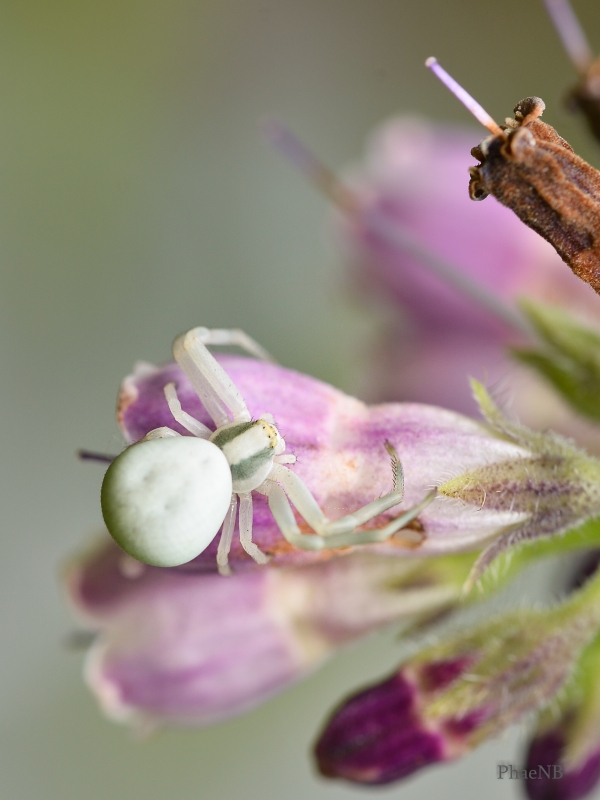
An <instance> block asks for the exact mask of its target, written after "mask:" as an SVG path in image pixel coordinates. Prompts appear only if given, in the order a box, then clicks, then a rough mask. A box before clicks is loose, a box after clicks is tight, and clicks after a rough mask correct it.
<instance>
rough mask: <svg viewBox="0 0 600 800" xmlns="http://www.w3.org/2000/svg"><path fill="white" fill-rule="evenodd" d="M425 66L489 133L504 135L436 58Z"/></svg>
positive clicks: (429, 60) (428, 61)
mask: <svg viewBox="0 0 600 800" xmlns="http://www.w3.org/2000/svg"><path fill="white" fill-rule="evenodd" d="M425 66H426V67H428V68H429V69H430V70H431V71H432V72H433V74H434V75H435V76H436V77H437V78H439V79H440V80H441V82H442V83H443V84H444V86H446V87H447V88H448V89H450V91H451V92H452V94H453V95H455V96H456V97H457V98H458V99H459V100H460V102H461V103H462V104H463V105H464V106H465V108H467V109H468V110H469V111H470V112H471V114H473V116H474V117H475V119H476V120H478V121H479V122H481V124H482V125H483V127H484V128H487V129H488V131H489V132H490V133H493V134H494V135H495V136H498V135H500V136H501V135H502V134H503V131H502V128H501V127H500V126H499V125H498V123H497V122H495V121H494V120H493V119H492V117H491V116H490V115H489V114H488V112H487V111H486V110H485V108H483V106H480V105H479V103H478V102H477V100H475V99H474V98H473V97H471V95H470V94H469V93H468V92H467V91H465V90H464V89H463V87H462V86H461V85H460V84H459V83H457V82H456V81H455V80H454V78H453V77H452V76H451V75H449V74H448V73H447V72H446V70H445V69H444V68H443V67H441V66H440V65H439V64H438V61H437V59H436V58H433V56H432V57H431V58H428V59H427V61H426V62H425Z"/></svg>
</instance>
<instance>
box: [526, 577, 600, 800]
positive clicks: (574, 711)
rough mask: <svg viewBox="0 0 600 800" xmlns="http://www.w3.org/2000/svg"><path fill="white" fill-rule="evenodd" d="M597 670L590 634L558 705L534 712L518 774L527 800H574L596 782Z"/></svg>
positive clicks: (599, 753)
mask: <svg viewBox="0 0 600 800" xmlns="http://www.w3.org/2000/svg"><path fill="white" fill-rule="evenodd" d="M596 580H597V579H596ZM599 671H600V639H598V638H596V639H595V640H594V641H593V642H592V644H591V645H590V646H589V647H587V648H586V649H585V651H584V652H583V655H582V656H581V658H580V660H579V663H578V665H577V669H576V670H575V673H574V675H573V678H572V679H571V682H570V683H569V685H568V686H567V688H566V690H565V691H564V692H563V693H562V694H561V696H560V697H559V698H558V703H557V704H556V705H555V706H554V707H550V708H549V709H547V710H546V711H544V712H543V713H542V714H541V715H540V718H539V720H538V725H537V731H536V734H535V736H534V737H533V739H532V741H531V743H530V745H529V750H528V752H527V756H526V763H525V770H526V772H524V773H523V777H524V778H525V789H526V792H527V796H528V797H529V798H530V800H578V799H579V798H582V797H585V796H586V795H587V794H588V793H589V792H591V791H592V790H593V789H594V787H595V786H596V785H597V784H598V782H599V781H600V687H599V686H598V674H599Z"/></svg>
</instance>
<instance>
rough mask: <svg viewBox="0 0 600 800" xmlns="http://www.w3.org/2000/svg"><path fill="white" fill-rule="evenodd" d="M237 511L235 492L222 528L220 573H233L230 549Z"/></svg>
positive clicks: (218, 558)
mask: <svg viewBox="0 0 600 800" xmlns="http://www.w3.org/2000/svg"><path fill="white" fill-rule="evenodd" d="M236 511H237V494H235V492H234V493H233V494H232V495H231V502H230V504H229V509H228V510H227V514H226V515H225V519H224V521H223V527H222V528H221V538H220V539H219V547H218V548H217V567H218V569H219V574H221V575H231V567H230V566H229V551H230V549H231V540H232V538H233V529H234V528H235V514H236Z"/></svg>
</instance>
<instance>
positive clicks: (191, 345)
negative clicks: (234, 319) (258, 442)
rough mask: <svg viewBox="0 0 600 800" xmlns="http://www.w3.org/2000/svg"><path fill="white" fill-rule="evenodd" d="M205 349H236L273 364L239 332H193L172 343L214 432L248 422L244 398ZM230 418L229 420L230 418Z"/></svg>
mask: <svg viewBox="0 0 600 800" xmlns="http://www.w3.org/2000/svg"><path fill="white" fill-rule="evenodd" d="M207 345H237V346H238V347H241V348H243V349H244V350H246V351H247V352H249V353H250V354H251V355H253V356H255V357H256V358H261V359H265V360H269V361H270V360H272V359H271V357H270V356H269V354H268V353H267V351H266V350H264V349H263V348H262V347H261V346H260V345H259V344H258V343H257V342H255V341H254V339H251V338H250V336H248V335H247V334H245V333H244V332H243V331H240V330H222V329H215V330H209V329H208V328H193V329H192V330H191V331H188V332H187V333H184V334H182V335H181V336H178V337H177V339H175V342H174V343H173V355H174V356H175V360H176V361H177V363H178V364H179V366H180V367H181V369H182V370H183V371H184V372H185V374H186V376H187V378H188V380H189V381H190V383H191V384H192V386H193V387H194V390H195V391H196V394H197V395H198V397H199V398H200V400H201V401H202V404H203V405H204V407H205V408H206V410H207V411H208V413H209V414H210V416H211V417H212V418H213V420H214V423H215V425H216V426H217V428H220V427H221V426H223V425H227V424H228V423H229V422H231V417H232V418H233V421H234V422H249V421H250V413H249V412H248V409H247V407H246V403H245V401H244V398H243V397H242V395H241V394H240V392H239V391H238V389H237V387H236V385H235V384H234V383H233V381H232V380H231V378H230V377H229V375H228V374H227V373H226V372H225V370H224V369H223V367H221V365H220V364H219V363H218V362H217V360H216V359H215V358H214V356H213V355H212V354H211V353H210V352H209V350H208V347H207ZM230 414H231V417H230Z"/></svg>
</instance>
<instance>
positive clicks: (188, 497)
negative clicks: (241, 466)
mask: <svg viewBox="0 0 600 800" xmlns="http://www.w3.org/2000/svg"><path fill="white" fill-rule="evenodd" d="M231 492H232V478H231V469H230V467H229V464H228V462H227V459H226V457H225V455H224V454H223V452H222V451H221V450H220V449H219V448H218V447H217V446H216V445H214V444H212V443H211V442H209V441H207V440H205V439H197V438H195V437H190V436H181V437H179V436H178V437H176V438H169V439H153V440H147V441H143V442H140V443H138V444H135V445H132V446H131V447H129V448H127V450H125V452H123V453H122V454H121V455H120V456H119V457H118V458H117V459H115V461H114V462H113V463H112V464H111V465H110V467H109V468H108V470H107V472H106V475H105V476H104V481H103V483H102V493H101V502H102V514H103V516H104V521H105V522H106V527H107V528H108V530H109V532H110V534H111V536H112V537H113V538H114V540H115V541H116V542H117V544H118V545H119V546H120V547H122V548H123V550H125V552H126V553H129V555H131V556H133V557H134V558H137V559H138V560H139V561H143V562H145V563H146V564H153V565H154V566H158V567H173V566H177V565H178V564H185V563H186V562H187V561H190V560H191V559H192V558H195V557H196V556H197V555H199V554H200V553H201V552H202V551H203V550H204V549H205V548H206V547H207V546H208V545H209V544H210V542H211V541H212V540H213V539H214V537H215V535H216V534H217V532H218V530H219V528H220V527H221V524H222V522H223V520H224V518H225V514H226V513H227V509H228V508H229V503H230V501H231Z"/></svg>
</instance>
